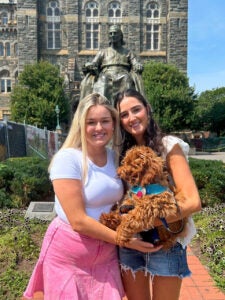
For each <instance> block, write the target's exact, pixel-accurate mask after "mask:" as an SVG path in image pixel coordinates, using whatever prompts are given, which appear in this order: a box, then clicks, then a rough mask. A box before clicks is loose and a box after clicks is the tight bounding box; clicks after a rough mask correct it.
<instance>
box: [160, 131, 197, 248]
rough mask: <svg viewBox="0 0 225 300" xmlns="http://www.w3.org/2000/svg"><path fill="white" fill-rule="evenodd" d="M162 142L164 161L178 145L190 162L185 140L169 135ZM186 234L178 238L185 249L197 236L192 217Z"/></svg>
mask: <svg viewBox="0 0 225 300" xmlns="http://www.w3.org/2000/svg"><path fill="white" fill-rule="evenodd" d="M162 142H163V145H164V147H165V152H164V153H163V155H162V156H163V158H164V159H165V158H166V156H167V154H168V153H169V152H170V151H171V150H172V149H173V147H174V146H175V145H176V144H178V145H179V146H180V147H181V149H182V150H183V152H184V155H185V156H186V159H187V160H188V153H189V145H188V144H187V143H185V142H184V141H183V140H181V139H180V138H178V137H174V136H171V135H168V136H165V137H163V139H162ZM186 232H187V234H186V236H185V237H181V238H177V241H178V242H179V243H180V244H181V245H182V246H183V247H185V246H187V245H188V244H189V243H190V241H191V239H192V238H193V236H194V235H195V234H196V228H195V224H194V221H193V219H192V217H191V216H189V217H188V220H187V224H186Z"/></svg>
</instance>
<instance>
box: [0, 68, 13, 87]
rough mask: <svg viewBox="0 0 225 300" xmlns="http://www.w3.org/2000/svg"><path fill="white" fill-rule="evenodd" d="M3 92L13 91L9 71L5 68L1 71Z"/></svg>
mask: <svg viewBox="0 0 225 300" xmlns="http://www.w3.org/2000/svg"><path fill="white" fill-rule="evenodd" d="M0 83H1V93H10V92H11V79H10V74H9V71H7V70H3V71H1V72H0Z"/></svg>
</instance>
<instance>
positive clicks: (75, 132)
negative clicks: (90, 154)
mask: <svg viewBox="0 0 225 300" xmlns="http://www.w3.org/2000/svg"><path fill="white" fill-rule="evenodd" d="M96 105H103V106H104V107H105V108H107V109H108V110H109V112H110V114H111V116H112V119H113V123H114V133H113V138H112V142H111V144H112V149H113V150H115V163H116V166H118V162H119V153H120V146H121V132H120V123H119V115H118V112H117V110H116V109H115V108H113V107H112V105H111V104H110V101H109V100H108V99H107V98H106V97H104V96H103V95H101V94H99V93H92V94H89V95H87V96H86V97H85V98H83V99H82V100H80V102H79V104H78V107H77V110H76V112H75V114H74V117H73V120H72V124H71V126H70V130H69V133H68V135H67V138H66V140H65V141H64V143H63V145H62V147H61V148H60V150H61V149H66V148H75V149H80V150H81V151H82V153H83V160H82V166H83V174H82V179H83V180H84V181H85V178H86V176H87V171H88V164H87V141H86V135H85V121H86V117H87V113H88V110H89V109H90V108H91V107H92V106H96ZM60 150H59V151H60ZM53 159H54V157H53V158H52V161H53ZM52 161H51V163H50V165H49V171H50V169H51V165H52Z"/></svg>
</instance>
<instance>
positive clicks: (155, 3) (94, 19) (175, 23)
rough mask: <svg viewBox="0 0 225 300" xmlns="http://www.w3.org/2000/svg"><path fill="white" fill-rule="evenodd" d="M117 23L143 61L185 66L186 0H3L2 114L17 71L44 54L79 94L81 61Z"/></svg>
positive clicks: (103, 41) (0, 1)
mask: <svg viewBox="0 0 225 300" xmlns="http://www.w3.org/2000/svg"><path fill="white" fill-rule="evenodd" d="M115 23H116V24H120V26H121V29H122V31H123V34H124V40H125V42H126V47H128V48H130V49H131V50H132V51H134V52H135V53H136V54H137V55H138V56H139V58H140V60H141V61H142V63H145V62H146V61H149V60H156V61H162V62H165V63H167V62H168V63H172V64H175V65H176V66H177V67H178V68H179V69H180V70H182V71H184V72H186V71H187V27H188V0H139V1H137V0H0V82H1V90H0V119H2V118H3V116H4V115H9V114H10V111H9V100H10V92H11V90H12V89H13V86H14V85H15V84H16V82H17V78H18V74H19V73H20V72H21V71H22V70H23V68H24V66H25V65H26V64H31V63H34V62H37V61H38V60H40V59H43V60H48V61H50V62H51V63H53V64H56V65H58V66H59V68H60V71H61V74H62V75H63V76H64V77H65V82H66V83H67V92H68V93H69V94H70V96H71V99H72V98H74V97H75V98H76V97H77V96H78V95H79V84H80V81H81V79H82V78H83V73H82V66H83V65H84V63H85V62H87V61H91V60H92V59H93V57H94V56H95V54H96V53H97V51H98V50H99V49H100V48H105V47H107V46H108V28H109V26H110V25H111V24H115Z"/></svg>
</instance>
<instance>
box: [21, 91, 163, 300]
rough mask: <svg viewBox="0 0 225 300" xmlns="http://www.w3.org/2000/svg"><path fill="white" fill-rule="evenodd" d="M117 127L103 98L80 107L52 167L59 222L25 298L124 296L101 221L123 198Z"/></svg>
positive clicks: (139, 244)
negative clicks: (118, 170)
mask: <svg viewBox="0 0 225 300" xmlns="http://www.w3.org/2000/svg"><path fill="white" fill-rule="evenodd" d="M118 124H119V122H118V116H117V111H116V110H115V109H114V108H113V107H112V106H110V105H109V102H108V100H107V99H106V98H105V97H103V96H101V95H100V94H97V93H94V94H90V95H88V96H86V97H85V98H84V99H82V100H81V101H80V102H79V105H78V107H77V110H76V113H75V115H74V119H73V121H72V125H71V128H70V131H69V133H68V136H67V139H66V140H65V142H64V144H63V145H62V147H61V149H60V150H59V151H58V153H56V155H55V156H54V157H53V159H52V161H51V163H50V166H49V172H50V178H51V180H52V183H53V187H54V192H55V210H56V213H57V217H56V218H55V219H54V220H53V221H52V222H51V224H50V225H49V227H48V230H47V232H46V234H45V237H44V240H43V244H42V249H41V252H40V257H39V259H38V262H37V264H36V267H35V269H34V271H33V274H32V276H31V279H30V281H29V284H28V287H27V289H26V291H25V293H24V296H25V297H26V298H27V299H32V297H33V295H34V292H36V291H42V292H43V293H44V299H45V300H108V299H110V300H119V299H122V297H123V296H124V291H123V286H122V281H121V277H120V269H119V264H118V258H117V247H116V243H115V238H116V232H114V231H113V230H111V229H109V228H107V227H105V226H104V225H102V224H101V223H99V221H98V220H99V216H100V214H101V213H102V212H109V210H110V208H111V206H112V205H113V204H114V203H115V202H117V201H118V200H120V199H121V197H122V196H123V185H122V182H121V181H120V180H119V179H118V177H117V175H116V166H117V163H116V162H117V161H118V149H117V147H118V145H119V144H120V131H119V125H118ZM109 144H110V147H107V145H109ZM111 146H112V147H111ZM127 247H129V248H132V249H137V250H139V251H143V252H154V251H157V250H158V249H159V248H157V247H154V246H153V245H151V244H149V243H145V242H143V241H140V240H138V239H135V238H134V239H133V240H132V241H131V242H130V243H129V244H128V245H127Z"/></svg>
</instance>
